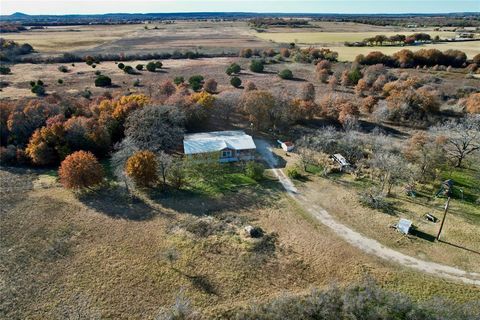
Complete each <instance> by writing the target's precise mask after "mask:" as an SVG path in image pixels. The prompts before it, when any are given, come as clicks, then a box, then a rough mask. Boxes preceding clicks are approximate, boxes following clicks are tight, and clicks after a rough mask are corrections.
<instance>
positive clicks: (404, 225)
mask: <svg viewBox="0 0 480 320" xmlns="http://www.w3.org/2000/svg"><path fill="white" fill-rule="evenodd" d="M411 227H412V221H410V220H408V219H400V221H398V223H397V230H398V231H400V232H401V233H403V234H408V232H409V231H410V228H411Z"/></svg>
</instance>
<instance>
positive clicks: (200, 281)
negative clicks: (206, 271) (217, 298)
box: [185, 274, 218, 295]
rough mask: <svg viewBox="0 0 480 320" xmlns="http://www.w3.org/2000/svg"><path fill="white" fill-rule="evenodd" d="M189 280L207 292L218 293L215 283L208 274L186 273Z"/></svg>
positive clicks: (197, 287)
mask: <svg viewBox="0 0 480 320" xmlns="http://www.w3.org/2000/svg"><path fill="white" fill-rule="evenodd" d="M185 277H187V279H188V280H190V282H191V283H192V285H193V286H194V287H195V288H196V289H198V290H200V291H203V292H205V293H207V294H213V295H218V293H217V290H216V289H215V285H214V284H213V283H212V282H211V281H210V280H209V279H208V277H206V276H202V275H199V276H190V275H188V274H185Z"/></svg>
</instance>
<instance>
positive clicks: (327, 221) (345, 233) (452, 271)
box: [255, 139, 480, 286]
mask: <svg viewBox="0 0 480 320" xmlns="http://www.w3.org/2000/svg"><path fill="white" fill-rule="evenodd" d="M255 144H256V145H257V151H258V152H259V153H260V154H261V155H262V157H263V158H264V159H265V161H266V162H267V163H268V164H269V166H270V167H271V168H272V171H273V174H274V175H275V176H276V177H277V178H278V180H279V181H280V183H281V184H282V185H283V187H284V188H285V190H286V191H287V193H288V195H289V196H291V197H292V198H293V199H295V200H296V201H298V202H299V203H300V204H301V205H302V207H303V208H304V209H305V210H306V211H307V212H308V213H309V214H311V215H312V217H314V218H315V219H316V220H318V221H319V222H321V223H323V224H324V225H326V226H328V227H329V228H330V229H332V230H333V231H334V232H335V233H336V234H337V235H339V236H340V237H342V238H343V239H344V240H345V241H347V242H348V243H350V244H352V245H353V246H355V247H357V248H359V249H361V250H363V251H365V252H367V253H369V254H373V255H376V256H377V257H380V258H382V259H385V260H388V261H391V262H395V263H398V264H401V265H403V266H405V267H409V268H413V269H416V270H419V271H422V272H425V273H429V274H432V275H435V276H439V277H443V278H446V279H450V280H455V281H462V282H464V283H468V284H474V285H478V286H480V274H479V273H474V272H467V271H464V270H461V269H458V268H454V267H450V266H446V265H442V264H439V263H435V262H429V261H424V260H420V259H417V258H414V257H411V256H408V255H405V254H403V253H400V252H398V251H395V250H393V249H390V248H388V247H385V246H384V245H382V244H381V243H379V242H378V241H376V240H374V239H371V238H368V237H366V236H364V235H362V234H360V233H358V232H356V231H354V230H352V229H350V228H349V227H347V226H345V225H344V224H341V223H340V222H338V221H335V219H334V218H333V217H332V216H331V215H330V214H329V213H328V212H327V211H326V210H325V209H323V208H321V207H320V206H318V205H316V204H313V203H312V202H311V201H310V200H309V199H307V198H306V197H305V196H303V195H302V194H301V193H299V191H298V190H297V188H296V187H295V186H294V184H293V182H292V181H291V180H290V179H289V178H288V177H287V176H286V175H285V174H284V173H283V171H282V169H280V168H277V165H278V161H277V159H276V158H275V156H274V154H273V152H272V146H271V145H270V144H269V143H268V142H266V141H264V140H260V139H256V140H255Z"/></svg>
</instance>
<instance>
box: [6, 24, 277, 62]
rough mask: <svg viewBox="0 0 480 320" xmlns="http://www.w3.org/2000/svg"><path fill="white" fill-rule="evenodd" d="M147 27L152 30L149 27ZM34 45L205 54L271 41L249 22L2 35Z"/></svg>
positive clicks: (46, 49) (43, 50)
mask: <svg viewBox="0 0 480 320" xmlns="http://www.w3.org/2000/svg"><path fill="white" fill-rule="evenodd" d="M145 27H147V28H148V29H145ZM2 37H3V38H6V39H11V40H14V41H17V42H20V43H29V44H31V45H32V46H33V47H34V48H35V50H36V51H37V52H39V53H40V54H45V55H51V54H61V53H64V52H71V53H74V54H78V55H86V54H112V53H114V54H118V53H129V54H132V53H148V52H151V53H153V52H172V51H174V50H192V51H195V50H198V51H200V52H203V53H222V52H238V51H239V50H240V49H241V48H244V47H252V48H255V47H259V48H265V47H268V46H270V44H269V43H268V42H267V41H265V40H262V39H259V38H256V37H255V36H253V35H252V34H250V32H249V29H248V26H247V24H246V23H245V22H191V21H178V22H176V23H174V24H153V23H152V24H147V25H144V24H129V25H108V26H107V25H101V26H90V25H83V26H61V27H48V28H47V29H43V30H32V31H26V32H20V33H12V34H5V35H2Z"/></svg>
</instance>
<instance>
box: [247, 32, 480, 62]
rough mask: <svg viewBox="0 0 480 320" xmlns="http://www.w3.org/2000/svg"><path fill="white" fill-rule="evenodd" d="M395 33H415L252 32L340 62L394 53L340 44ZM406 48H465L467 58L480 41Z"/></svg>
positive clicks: (448, 35)
mask: <svg viewBox="0 0 480 320" xmlns="http://www.w3.org/2000/svg"><path fill="white" fill-rule="evenodd" d="M422 31H423V30H422ZM424 32H427V33H429V34H430V35H432V36H437V35H438V36H439V37H440V38H451V37H454V36H455V33H454V32H448V31H428V30H424ZM398 33H400V34H407V35H408V34H411V33H414V31H412V30H406V31H405V30H404V31H395V32H385V31H383V30H379V31H375V32H372V31H369V32H261V33H257V32H255V33H253V32H252V34H253V35H255V36H256V37H258V38H260V39H263V40H266V41H270V42H271V43H276V44H280V43H290V42H294V43H296V44H298V45H300V46H321V47H328V48H330V49H332V50H334V51H337V52H338V54H339V60H340V61H353V60H354V59H355V57H356V56H357V55H358V54H367V53H369V52H371V51H382V52H384V53H386V54H392V53H394V52H397V51H399V50H401V49H402V47H345V46H344V45H343V43H344V42H346V41H347V42H354V41H361V40H363V39H365V38H369V37H373V36H375V35H378V34H384V35H386V36H392V35H395V34H398ZM406 48H408V49H410V50H418V49H422V48H427V49H428V48H436V49H439V50H442V51H443V50H447V49H458V50H462V51H464V52H465V53H466V54H467V56H468V57H469V58H472V57H473V56H475V55H476V54H478V53H480V41H474V42H448V43H435V44H425V45H418V46H409V47H406Z"/></svg>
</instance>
